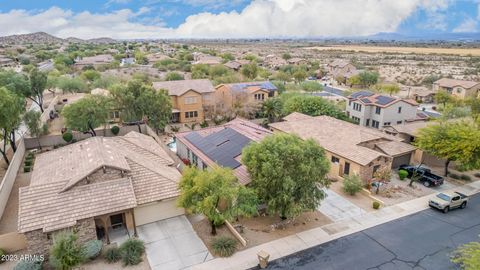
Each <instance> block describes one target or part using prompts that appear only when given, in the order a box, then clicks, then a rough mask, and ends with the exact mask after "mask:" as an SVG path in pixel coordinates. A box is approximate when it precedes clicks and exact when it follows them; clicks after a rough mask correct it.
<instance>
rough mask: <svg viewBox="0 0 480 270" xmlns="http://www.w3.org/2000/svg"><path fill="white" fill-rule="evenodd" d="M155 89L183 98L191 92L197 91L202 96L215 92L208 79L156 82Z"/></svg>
mask: <svg viewBox="0 0 480 270" xmlns="http://www.w3.org/2000/svg"><path fill="white" fill-rule="evenodd" d="M153 88H155V89H157V90H160V89H165V90H167V91H168V94H169V95H170V96H181V95H183V94H185V93H186V92H188V91H189V90H193V91H196V92H198V93H200V94H202V93H212V92H215V88H214V87H213V85H212V82H210V80H207V79H201V80H181V81H167V82H154V83H153Z"/></svg>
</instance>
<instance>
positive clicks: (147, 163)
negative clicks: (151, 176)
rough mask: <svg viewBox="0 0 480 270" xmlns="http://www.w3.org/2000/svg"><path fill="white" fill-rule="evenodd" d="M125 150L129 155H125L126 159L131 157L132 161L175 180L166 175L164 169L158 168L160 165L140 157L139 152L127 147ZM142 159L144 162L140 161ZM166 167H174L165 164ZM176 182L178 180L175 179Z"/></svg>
mask: <svg viewBox="0 0 480 270" xmlns="http://www.w3.org/2000/svg"><path fill="white" fill-rule="evenodd" d="M125 151H126V152H128V155H125V158H126V159H130V160H131V161H133V162H135V163H137V164H138V165H140V166H143V167H145V168H147V169H149V170H151V171H152V172H155V173H157V174H158V175H160V176H163V177H165V178H166V179H169V180H171V181H174V180H172V179H170V177H168V176H166V175H165V174H164V173H163V172H162V170H159V169H158V165H156V164H153V163H152V162H151V161H150V160H149V159H142V158H139V157H138V156H139V154H138V153H135V152H134V151H132V150H130V149H125ZM140 160H142V161H143V162H142V161H140ZM164 167H166V168H173V167H171V166H164ZM174 182H175V183H177V182H176V181H174Z"/></svg>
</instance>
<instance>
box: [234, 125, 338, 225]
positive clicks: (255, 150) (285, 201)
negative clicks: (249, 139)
mask: <svg viewBox="0 0 480 270" xmlns="http://www.w3.org/2000/svg"><path fill="white" fill-rule="evenodd" d="M242 163H243V164H245V165H246V166H247V169H248V173H249V174H250V176H251V178H252V183H251V186H252V187H253V188H254V189H255V191H256V192H257V194H258V197H259V199H260V201H262V202H265V203H266V204H267V211H268V213H270V214H279V215H280V217H281V218H282V219H285V218H291V217H295V216H298V215H299V214H300V213H302V212H304V211H313V210H315V209H316V208H317V207H318V206H319V204H320V201H321V200H323V199H324V198H325V192H324V191H323V190H322V187H325V186H328V185H329V182H328V180H327V179H326V177H325V176H326V174H327V172H328V171H329V169H330V163H329V161H328V160H327V158H326V157H325V151H324V150H323V148H322V147H320V145H318V143H317V142H315V141H314V140H311V139H308V140H302V139H300V138H299V137H298V136H295V135H290V134H276V135H272V136H268V137H266V138H264V139H263V140H262V141H261V142H260V143H252V144H250V145H249V146H247V147H246V148H244V149H243V152H242Z"/></svg>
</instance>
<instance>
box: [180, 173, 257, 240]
mask: <svg viewBox="0 0 480 270" xmlns="http://www.w3.org/2000/svg"><path fill="white" fill-rule="evenodd" d="M179 186H180V190H181V193H180V194H181V195H180V196H179V197H178V205H179V206H181V207H183V208H185V209H186V210H187V211H189V212H191V213H196V214H203V215H205V216H206V217H207V219H208V221H209V222H210V224H211V226H212V231H211V233H212V234H213V235H215V234H216V226H219V225H221V224H223V223H224V222H225V220H230V221H231V220H233V219H234V218H236V217H238V216H247V217H248V216H251V215H254V214H256V213H257V199H256V195H255V193H254V192H253V191H252V190H250V189H247V188H246V187H244V186H242V185H240V184H239V183H238V181H237V179H236V177H235V176H234V175H233V172H232V170H230V169H226V168H213V169H212V170H199V169H197V168H193V167H189V168H187V169H186V170H185V171H184V172H183V176H182V179H181V180H180V185H179Z"/></svg>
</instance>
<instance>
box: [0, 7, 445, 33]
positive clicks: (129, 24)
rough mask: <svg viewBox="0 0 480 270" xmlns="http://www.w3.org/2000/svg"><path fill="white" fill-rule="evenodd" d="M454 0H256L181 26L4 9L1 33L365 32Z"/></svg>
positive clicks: (386, 28) (116, 14) (128, 17)
mask: <svg viewBox="0 0 480 270" xmlns="http://www.w3.org/2000/svg"><path fill="white" fill-rule="evenodd" d="M120 1H128V0H120ZM178 1H184V2H185V1H187V2H190V3H191V4H195V3H196V4H209V3H210V4H212V3H219V2H224V1H219V0H178ZM234 1H243V0H234ZM450 1H451V0H401V1H392V0H253V1H252V2H251V3H250V4H249V5H248V6H246V7H245V8H244V9H243V10H242V11H240V12H236V11H232V12H222V13H218V14H214V13H210V12H203V13H199V14H195V15H192V16H189V17H188V18H187V19H186V20H185V22H184V23H183V24H181V25H180V26H179V27H178V28H176V29H172V28H167V27H165V26H164V24H163V22H162V20H161V18H159V17H158V16H157V17H154V18H155V19H154V20H153V21H151V22H150V23H146V20H145V19H146V18H145V16H143V15H144V14H145V13H149V14H153V12H152V10H150V9H149V8H141V9H140V10H138V11H136V12H134V11H132V10H129V9H122V10H117V11H113V12H105V13H91V12H88V11H85V12H80V13H74V12H72V11H69V10H63V9H60V8H58V7H52V8H50V9H48V10H43V11H39V12H38V11H37V12H31V11H25V10H12V11H9V12H7V13H0V35H10V34H18V33H30V32H36V31H45V32H48V33H50V34H53V35H57V36H59V37H69V36H76V37H80V38H94V37H103V36H109V37H112V38H118V39H133V38H177V37H185V38H189V37H192V38H249V37H321V36H364V35H371V34H375V33H378V32H394V31H395V30H396V29H397V28H398V26H399V25H400V24H401V23H402V22H403V21H404V20H405V19H406V18H408V17H409V16H410V15H412V14H413V13H414V12H415V11H416V10H418V9H420V8H421V9H425V10H429V11H430V10H431V11H432V12H435V11H438V10H444V9H445V8H446V7H448V5H449V3H450ZM141 15H142V16H141ZM19 22H21V23H19Z"/></svg>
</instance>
